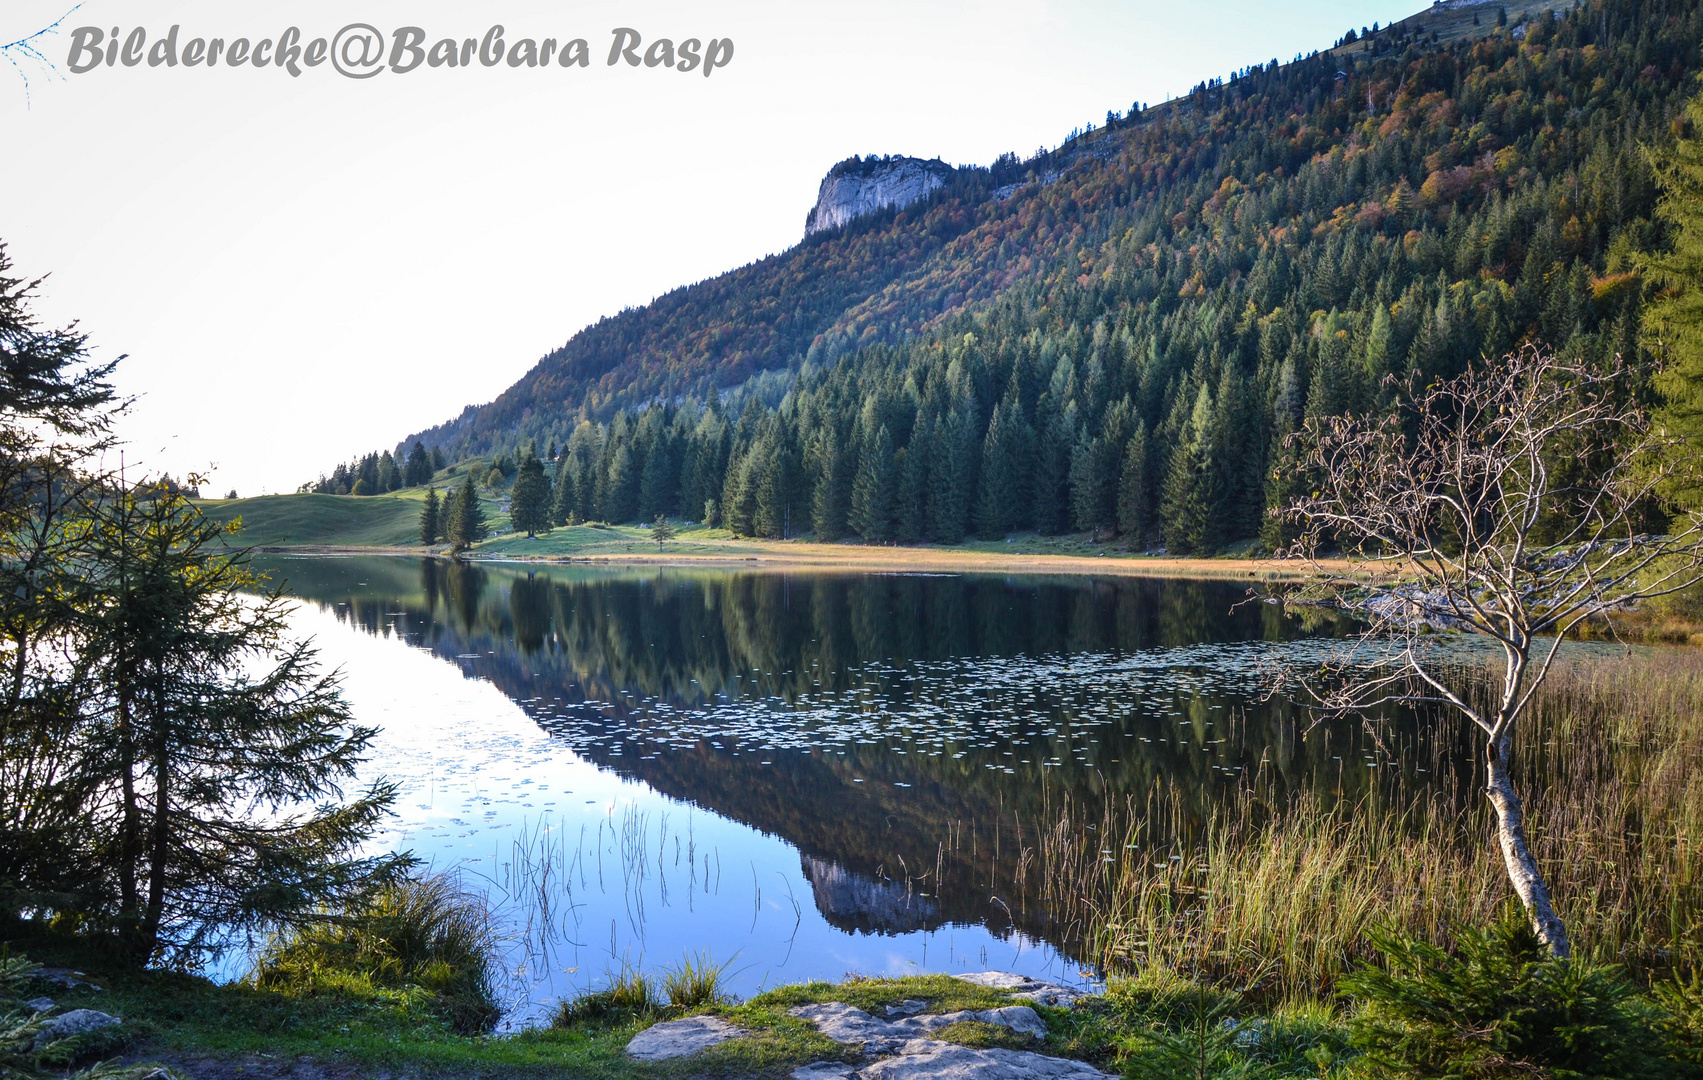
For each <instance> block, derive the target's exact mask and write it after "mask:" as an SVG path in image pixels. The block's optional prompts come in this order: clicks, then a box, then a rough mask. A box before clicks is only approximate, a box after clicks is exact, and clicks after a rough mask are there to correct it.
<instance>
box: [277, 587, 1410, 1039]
mask: <svg viewBox="0 0 1703 1080" xmlns="http://www.w3.org/2000/svg"><path fill="white" fill-rule="evenodd" d="M264 568H266V569H270V570H271V571H272V572H274V573H275V574H276V576H277V577H279V578H282V579H284V580H286V581H287V582H288V584H289V587H290V590H291V591H292V592H293V593H295V594H296V595H298V596H301V597H303V598H304V599H306V600H308V601H310V602H311V603H309V604H304V605H302V607H301V608H300V610H299V611H298V612H297V614H296V615H295V620H296V626H297V628H298V630H299V632H301V633H303V634H311V635H313V636H314V637H315V638H316V639H317V641H318V644H319V647H320V650H321V656H322V659H323V660H324V661H325V662H326V663H327V665H329V666H336V667H341V668H342V669H343V670H344V672H345V677H346V688H347V692H348V695H349V699H350V701H351V703H352V705H353V708H354V711H355V715H356V717H357V719H358V720H359V721H360V722H362V723H364V724H371V725H375V726H378V727H379V728H381V729H382V732H381V734H380V735H379V737H378V739H377V740H376V743H375V747H374V752H373V754H372V758H371V760H370V761H369V763H368V765H367V767H366V770H365V775H367V776H380V775H383V776H388V777H389V778H391V779H393V780H396V781H398V782H400V784H401V788H402V796H401V799H400V800H399V803H398V807H397V809H398V814H397V817H396V818H395V819H394V820H393V821H392V823H391V827H390V829H389V831H388V832H387V834H386V835H385V836H383V837H381V838H380V843H381V844H383V845H384V846H386V847H396V848H409V849H412V850H413V851H414V852H416V853H417V854H418V855H420V856H421V857H422V858H424V859H426V860H428V861H430V862H431V863H432V864H433V865H434V866H436V867H439V868H448V867H459V868H461V870H462V871H463V873H464V874H465V875H466V878H467V880H468V881H469V882H470V883H474V884H478V885H481V886H483V887H485V888H487V889H488V890H489V891H490V893H491V895H492V896H493V897H494V898H495V899H497V900H498V902H499V904H500V905H501V908H502V911H503V914H504V918H505V922H506V927H507V930H508V933H509V937H510V943H509V947H508V954H507V956H508V963H509V966H510V970H511V974H512V975H513V980H512V986H511V994H512V996H513V998H514V1004H515V1010H514V1012H513V1014H512V1017H511V1019H512V1020H513V1022H515V1023H517V1024H518V1023H524V1022H529V1021H533V1020H536V1019H537V1018H539V1017H540V1016H541V1015H542V1014H543V1013H544V1012H545V1011H547V1010H548V1008H549V1006H550V1005H551V1004H552V1003H553V1002H554V1001H555V1000H556V999H558V998H560V997H561V996H564V995H566V994H570V993H573V992H575V991H578V990H582V989H585V988H587V987H593V986H596V985H599V984H600V983H601V982H602V981H603V980H604V978H605V977H606V974H607V973H608V972H609V971H611V970H615V969H618V968H619V967H620V966H622V965H623V964H631V965H633V966H637V967H642V968H644V969H646V970H651V971H654V970H658V969H661V968H663V967H666V966H668V965H671V964H674V963H677V962H678V961H679V960H680V959H681V958H682V957H684V956H687V955H697V954H700V953H707V954H709V955H710V956H712V957H713V958H714V959H715V960H717V961H724V962H728V963H729V964H730V970H731V973H732V975H733V978H732V980H731V983H732V988H733V989H734V991H735V992H737V993H739V994H741V995H748V994H750V993H752V992H754V991H756V990H757V989H759V988H761V987H764V986H773V985H776V984H778V983H785V982H796V981H802V980H807V979H813V978H829V979H833V978H839V977H841V976H843V975H844V974H845V973H847V972H852V971H856V972H861V973H864V974H871V975H875V974H893V975H898V974H906V973H914V972H922V971H947V972H951V971H976V970H984V969H987V968H998V969H1003V970H1014V971H1021V972H1026V973H1029V974H1034V975H1039V976H1045V977H1050V978H1054V979H1063V980H1065V981H1071V982H1081V981H1083V976H1082V975H1081V973H1080V972H1079V965H1078V964H1077V963H1075V962H1074V961H1073V960H1072V959H1071V958H1070V957H1069V956H1067V955H1063V954H1061V953H1060V951H1059V950H1058V948H1056V947H1055V946H1063V947H1064V948H1065V949H1066V950H1067V951H1068V949H1069V943H1070V935H1069V933H1068V932H1066V931H1065V930H1063V929H1061V928H1059V927H1054V926H1051V925H1049V924H1048V921H1047V918H1046V913H1045V912H1044V911H1043V910H1039V909H1038V908H1037V907H1036V906H1033V905H1030V904H1028V903H1026V901H1025V899H1024V898H1023V897H1020V896H1012V895H1009V894H1008V893H1007V891H1006V890H1005V889H1003V888H1001V886H1000V882H1001V881H1005V880H1008V878H1009V875H1008V874H1006V873H1004V871H1005V870H1007V869H1008V868H1009V867H1010V865H1011V864H1012V863H1013V862H1014V860H1015V859H1016V858H1018V857H1019V855H1018V852H1019V851H1020V849H1021V848H1022V847H1023V845H1024V843H1025V841H1026V840H1027V842H1031V843H1032V838H1033V830H1034V829H1035V828H1036V827H1038V826H1040V825H1042V824H1046V825H1050V824H1051V823H1052V822H1053V821H1055V820H1056V819H1057V815H1058V810H1059V807H1060V805H1061V801H1062V800H1063V799H1064V798H1065V797H1067V796H1068V797H1069V798H1070V799H1071V800H1072V801H1074V802H1075V803H1076V804H1077V805H1088V806H1095V805H1103V802H1104V800H1106V799H1108V798H1122V797H1123V796H1126V795H1138V796H1140V795H1145V794H1146V793H1148V792H1150V791H1152V790H1154V789H1155V788H1156V787H1170V788H1174V789H1176V790H1178V791H1180V792H1182V793H1184V794H1185V796H1186V798H1187V800H1188V801H1190V802H1191V803H1192V804H1194V805H1197V806H1198V807H1199V808H1200V811H1201V812H1202V813H1204V812H1206V811H1207V810H1208V809H1209V808H1210V806H1211V805H1212V804H1213V802H1214V800H1217V799H1221V798H1224V797H1226V795H1227V794H1228V793H1230V792H1233V791H1234V790H1236V788H1237V786H1238V785H1240V784H1243V783H1245V782H1246V780H1247V779H1248V777H1249V775H1250V774H1249V770H1255V771H1259V772H1260V774H1261V775H1262V776H1263V777H1265V779H1266V780H1267V782H1270V783H1274V784H1276V785H1277V786H1279V787H1291V788H1293V787H1298V786H1303V785H1306V786H1313V787H1317V788H1320V789H1321V790H1327V791H1330V792H1333V793H1334V792H1342V793H1343V794H1344V795H1348V796H1352V795H1353V794H1354V792H1355V791H1357V790H1360V789H1362V788H1363V787H1364V786H1365V785H1366V784H1368V783H1373V782H1376V781H1374V780H1372V779H1369V776H1373V777H1375V776H1379V775H1380V773H1381V770H1380V769H1379V768H1378V766H1379V765H1380V764H1382V765H1385V766H1389V765H1393V764H1395V763H1393V762H1389V761H1384V762H1380V761H1379V760H1378V756H1377V755H1376V753H1375V752H1374V751H1373V749H1372V748H1369V747H1368V746H1366V745H1364V744H1363V740H1361V739H1360V738H1359V736H1358V734H1357V733H1356V732H1355V731H1353V730H1351V729H1349V730H1343V731H1341V732H1336V733H1332V732H1324V733H1323V734H1322V736H1321V737H1316V738H1309V739H1307V740H1305V741H1301V740H1298V739H1297V738H1296V724H1295V722H1294V717H1293V716H1291V715H1290V713H1289V710H1288V709H1287V707H1285V706H1283V705H1282V704H1272V703H1266V702H1263V701H1262V700H1261V694H1260V689H1261V685H1262V678H1263V676H1262V668H1263V666H1264V665H1265V664H1266V663H1267V662H1269V661H1270V660H1271V659H1272V658H1274V657H1282V658H1284V659H1287V660H1290V661H1295V662H1302V663H1305V662H1307V661H1309V660H1312V659H1316V658H1317V656H1318V655H1319V654H1320V653H1321V651H1322V650H1323V649H1324V648H1327V647H1328V641H1324V640H1319V639H1314V638H1311V637H1309V636H1307V635H1305V634H1303V633H1302V632H1301V631H1300V630H1299V628H1297V627H1295V626H1294V625H1291V624H1288V623H1286V622H1285V621H1284V620H1282V619H1281V618H1280V617H1279V616H1278V615H1277V614H1276V612H1275V611H1274V610H1273V609H1272V608H1270V607H1269V606H1267V605H1259V604H1250V605H1244V606H1241V607H1235V608H1234V610H1232V608H1233V607H1234V605H1236V603H1237V601H1239V600H1241V599H1243V597H1244V594H1245V589H1244V588H1243V587H1241V586H1238V585H1232V584H1223V583H1202V582H1180V581H1152V580H1116V579H1086V578H1082V579H1068V578H1066V579H1059V578H1052V579H1036V578H1020V577H986V576H934V575H930V576H921V575H918V576H906V575H775V574H759V573H727V572H715V573H709V572H698V571H685V570H665V569H657V570H649V571H645V572H637V573H635V572H631V571H626V572H600V571H588V570H585V569H583V568H573V567H555V568H548V569H544V568H537V567H532V568H527V567H520V566H512V565H511V566H485V567H479V566H459V565H454V564H448V563H443V562H438V561H419V560H411V559H394V558H347V559H312V560H309V559H287V558H282V557H272V558H271V559H270V561H269V562H268V563H267V564H266V566H265V567H264ZM1344 760H1346V761H1348V762H1349V763H1350V766H1352V768H1350V767H1345V765H1344V764H1343V763H1344ZM1362 763H1365V764H1370V765H1372V766H1373V768H1372V769H1371V770H1366V769H1364V768H1363V767H1362ZM1107 842H1110V841H1109V840H1108V841H1107Z"/></svg>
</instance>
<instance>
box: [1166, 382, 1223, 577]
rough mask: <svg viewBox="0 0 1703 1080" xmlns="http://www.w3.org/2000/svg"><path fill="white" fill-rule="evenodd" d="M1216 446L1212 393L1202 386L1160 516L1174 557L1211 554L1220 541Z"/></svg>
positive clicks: (1170, 474) (1181, 435)
mask: <svg viewBox="0 0 1703 1080" xmlns="http://www.w3.org/2000/svg"><path fill="white" fill-rule="evenodd" d="M1181 404H1182V400H1181V399H1179V401H1178V405H1179V406H1180V405H1181ZM1213 442H1214V440H1213V407H1212V395H1211V394H1210V393H1209V392H1208V391H1207V388H1206V387H1204V386H1202V387H1201V388H1200V391H1199V393H1198V394H1197V395H1196V396H1195V402H1194V408H1193V409H1192V410H1191V411H1190V412H1189V416H1188V419H1187V421H1186V422H1185V423H1184V425H1183V427H1182V430H1181V432H1180V433H1179V436H1178V440H1177V446H1176V449H1174V450H1173V451H1172V452H1171V461H1170V466H1169V468H1168V470H1167V471H1166V474H1165V496H1164V502H1163V503H1162V504H1161V513H1162V516H1163V521H1164V534H1165V546H1166V548H1167V549H1168V550H1169V551H1170V552H1171V554H1173V555H1203V554H1209V553H1210V552H1212V551H1213V550H1214V549H1215V548H1216V547H1217V546H1218V544H1219V543H1220V535H1221V532H1220V530H1221V525H1222V517H1221V512H1222V508H1221V506H1220V505H1219V495H1220V493H1221V492H1222V490H1223V488H1222V484H1221V482H1220V477H1219V473H1218V468H1217V465H1218V463H1217V462H1216V461H1215V460H1214V455H1213V450H1214V446H1213Z"/></svg>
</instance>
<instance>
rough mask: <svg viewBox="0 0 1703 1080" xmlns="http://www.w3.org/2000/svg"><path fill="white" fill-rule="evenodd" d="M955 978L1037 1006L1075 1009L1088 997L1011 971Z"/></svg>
mask: <svg viewBox="0 0 1703 1080" xmlns="http://www.w3.org/2000/svg"><path fill="white" fill-rule="evenodd" d="M953 978H956V979H962V980H963V981H964V982H967V983H973V984H975V985H976V986H986V987H989V988H990V989H993V990H1009V991H1011V996H1012V997H1014V998H1021V999H1023V1000H1024V1001H1032V1002H1034V1003H1035V1004H1037V1005H1051V1006H1054V1007H1059V1008H1065V1009H1070V1008H1075V1006H1076V1003H1077V1001H1079V1000H1080V999H1082V998H1085V997H1087V996H1088V995H1087V994H1085V993H1083V992H1082V991H1081V990H1076V989H1073V988H1072V987H1069V986H1064V985H1061V984H1059V983H1055V982H1045V981H1043V980H1041V979H1031V978H1029V976H1027V975H1016V974H1013V973H1012V972H1009V971H978V972H975V973H974V974H970V975H955V976H953Z"/></svg>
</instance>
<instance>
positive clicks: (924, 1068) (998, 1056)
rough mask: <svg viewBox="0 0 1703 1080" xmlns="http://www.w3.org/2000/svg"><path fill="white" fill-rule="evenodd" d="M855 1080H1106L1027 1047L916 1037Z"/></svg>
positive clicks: (1081, 1064) (1103, 1075)
mask: <svg viewBox="0 0 1703 1080" xmlns="http://www.w3.org/2000/svg"><path fill="white" fill-rule="evenodd" d="M856 1075H857V1080H1106V1076H1107V1074H1106V1073H1103V1072H1101V1071H1100V1070H1099V1069H1096V1068H1094V1066H1092V1065H1089V1064H1087V1063H1086V1062H1082V1061H1072V1060H1070V1059H1069V1058H1055V1057H1047V1056H1046V1055H1045V1054H1035V1053H1031V1052H1029V1051H1027V1050H997V1049H995V1050H975V1049H972V1048H970V1047H968V1046H957V1045H955V1044H953V1043H946V1042H936V1041H934V1040H932V1039H916V1040H913V1041H911V1042H908V1043H906V1044H905V1045H904V1046H902V1047H900V1048H899V1053H898V1054H896V1055H895V1056H893V1057H887V1058H882V1059H881V1060H879V1061H876V1062H874V1063H872V1064H869V1065H866V1066H864V1067H863V1068H861V1069H859V1070H858V1071H857V1074H856Z"/></svg>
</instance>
